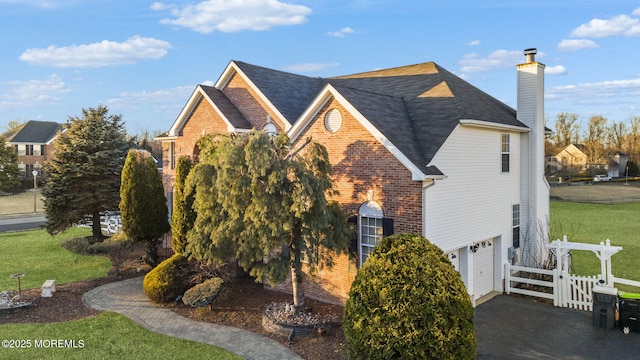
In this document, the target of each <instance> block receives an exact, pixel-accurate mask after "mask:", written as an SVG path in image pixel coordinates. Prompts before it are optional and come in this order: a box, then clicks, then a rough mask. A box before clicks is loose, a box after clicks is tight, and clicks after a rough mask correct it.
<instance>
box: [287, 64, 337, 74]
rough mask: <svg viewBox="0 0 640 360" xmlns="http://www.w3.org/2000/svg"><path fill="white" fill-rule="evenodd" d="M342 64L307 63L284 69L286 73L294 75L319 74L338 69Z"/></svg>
mask: <svg viewBox="0 0 640 360" xmlns="http://www.w3.org/2000/svg"><path fill="white" fill-rule="evenodd" d="M338 65H340V64H338V63H325V64H323V63H306V64H293V65H288V66H285V67H284V70H285V71H290V72H294V73H309V72H317V71H321V70H324V69H327V68H331V67H336V66H338Z"/></svg>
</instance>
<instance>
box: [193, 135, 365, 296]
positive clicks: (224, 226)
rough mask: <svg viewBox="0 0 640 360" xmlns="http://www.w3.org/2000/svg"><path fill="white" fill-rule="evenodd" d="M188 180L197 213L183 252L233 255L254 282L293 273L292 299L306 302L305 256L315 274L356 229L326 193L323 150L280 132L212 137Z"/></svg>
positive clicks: (210, 257) (219, 257) (202, 256)
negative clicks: (296, 143) (293, 142)
mask: <svg viewBox="0 0 640 360" xmlns="http://www.w3.org/2000/svg"><path fill="white" fill-rule="evenodd" d="M199 147H200V149H201V151H200V154H199V157H200V164H198V165H197V166H196V167H194V169H193V170H192V172H191V174H190V175H189V179H188V181H187V182H188V188H189V190H188V191H189V192H195V203H194V209H195V211H196V214H197V217H196V221H195V223H194V227H193V229H192V230H191V231H190V232H189V234H188V244H187V247H186V251H185V253H186V254H188V255H190V256H191V257H193V258H196V259H198V260H206V261H207V262H212V261H215V262H222V261H225V260H228V259H229V258H230V257H233V258H235V259H236V260H237V261H238V264H239V265H240V266H241V267H243V268H244V269H245V270H247V271H249V273H250V275H252V276H255V277H256V281H260V282H261V281H267V282H269V283H270V284H271V285H275V284H276V283H279V282H282V281H284V280H285V279H286V278H287V275H290V276H291V281H292V288H293V300H294V305H295V306H296V307H297V308H298V309H299V308H302V307H303V306H304V294H303V291H302V281H303V276H304V273H303V266H302V264H303V260H304V263H305V269H307V270H308V271H309V273H310V274H313V273H315V272H316V271H317V270H318V269H320V268H321V267H323V266H332V265H333V257H334V256H335V255H336V254H338V253H342V252H345V251H346V250H347V248H348V242H349V239H350V238H351V235H352V230H353V229H352V227H351V225H349V224H348V223H347V216H346V214H345V213H344V212H343V211H342V209H341V208H340V206H339V205H338V204H337V203H335V202H329V201H328V200H327V198H326V195H327V194H328V193H329V192H330V191H331V188H332V181H331V178H330V175H331V165H330V163H329V159H328V154H327V151H326V149H325V148H324V147H323V146H322V145H320V144H317V143H315V142H311V141H307V142H305V143H304V144H302V145H301V146H300V147H298V148H293V147H292V146H291V144H290V141H289V138H288V137H287V136H286V135H284V134H280V135H278V136H277V137H275V138H274V137H272V136H270V135H268V134H267V133H266V132H262V131H253V132H251V133H245V134H233V135H230V136H222V135H221V136H217V137H212V136H207V137H204V138H203V139H201V141H200V143H199Z"/></svg>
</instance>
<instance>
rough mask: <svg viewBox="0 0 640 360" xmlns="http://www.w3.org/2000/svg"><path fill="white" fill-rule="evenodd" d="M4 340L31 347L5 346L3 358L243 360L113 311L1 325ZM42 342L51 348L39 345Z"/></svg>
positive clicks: (0, 336) (1, 355)
mask: <svg viewBox="0 0 640 360" xmlns="http://www.w3.org/2000/svg"><path fill="white" fill-rule="evenodd" d="M2 339H13V340H23V341H22V345H25V346H29V344H30V348H26V349H24V348H20V349H16V348H13V349H7V348H4V346H3V347H2V348H0V359H136V360H138V359H150V360H151V359H152V360H156V359H189V360H191V359H241V357H240V356H238V355H235V354H232V353H230V352H228V351H226V350H223V349H220V348H217V347H215V346H210V345H206V344H201V343H198V342H194V341H187V340H182V339H176V338H172V337H169V336H165V335H160V334H156V333H154V332H151V331H149V330H146V329H144V328H142V327H140V326H138V325H137V324H136V323H134V322H133V321H132V320H129V319H128V318H126V317H124V316H122V315H119V314H116V313H111V312H106V313H102V314H99V315H97V316H95V317H90V318H86V319H82V320H76V321H70V322H66V323H54V324H6V325H0V340H2ZM50 340H66V341H67V345H69V346H71V348H60V347H51V344H52V342H51V341H50ZM72 340H73V341H74V342H73V343H71V342H70V341H72ZM27 341H28V342H29V343H27ZM57 344H60V343H57ZM42 345H48V346H49V347H48V348H43V347H40V348H36V346H42ZM54 345H56V343H54ZM73 346H75V348H73Z"/></svg>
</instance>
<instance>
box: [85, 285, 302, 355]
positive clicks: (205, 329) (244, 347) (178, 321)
mask: <svg viewBox="0 0 640 360" xmlns="http://www.w3.org/2000/svg"><path fill="white" fill-rule="evenodd" d="M142 280H143V278H142V277H138V278H134V279H129V280H124V281H119V282H114V283H110V284H106V285H102V286H99V287H97V288H95V289H92V290H90V291H89V292H87V293H86V294H84V295H83V296H82V301H83V302H84V303H85V304H87V305H88V306H90V307H92V308H94V309H97V310H105V311H113V312H117V313H119V314H122V315H124V316H126V317H128V318H130V319H132V320H133V321H135V322H136V323H138V324H139V325H140V326H142V327H144V328H146V329H149V330H151V331H153V332H157V333H159V334H164V335H168V336H173V337H177V338H181V339H187V340H193V341H198V342H201V343H205V344H210V345H214V346H218V347H221V348H223V349H226V350H229V351H231V352H233V353H235V354H238V355H240V356H242V357H244V358H245V359H249V360H251V359H260V360H270V359H273V360H283V359H292V360H293V359H296V360H297V359H299V360H302V358H301V357H300V356H298V355H297V354H296V353H294V352H293V351H291V350H290V349H288V348H287V347H285V346H283V345H282V344H280V343H278V342H277V341H274V340H271V339H269V338H266V337H264V336H261V335H258V334H256V333H252V332H250V331H246V330H242V329H237V328H234V327H230V326H223V325H217V324H211V323H206V322H201V321H194V320H191V319H187V318H185V317H182V316H180V315H178V314H176V313H174V312H173V311H171V310H169V309H165V308H163V307H161V306H158V305H156V304H154V303H153V302H151V300H149V298H148V297H147V296H146V294H145V293H144V290H143V289H142Z"/></svg>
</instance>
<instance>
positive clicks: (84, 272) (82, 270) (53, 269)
mask: <svg viewBox="0 0 640 360" xmlns="http://www.w3.org/2000/svg"><path fill="white" fill-rule="evenodd" d="M87 235H90V230H88V229H82V228H71V229H69V230H68V231H66V232H64V233H62V234H60V235H58V236H55V237H52V236H51V235H49V234H47V232H46V231H44V230H33V231H16V232H7V233H0V291H3V290H17V286H18V285H17V281H16V280H14V279H12V278H10V275H11V274H16V273H24V274H25V276H24V277H23V278H22V279H21V285H22V288H23V289H31V288H38V287H40V286H42V283H43V282H44V281H45V280H47V279H55V280H56V284H65V283H70V282H75V281H81V280H87V279H95V278H100V277H104V276H106V275H107V273H108V272H109V269H111V261H110V260H109V259H108V258H107V257H105V256H82V255H78V254H74V253H72V252H69V251H67V250H65V249H64V248H63V247H62V246H60V242H62V241H64V240H66V239H69V238H73V237H82V236H87Z"/></svg>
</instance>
